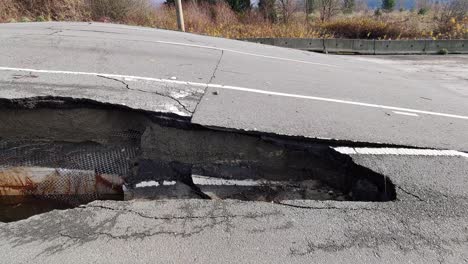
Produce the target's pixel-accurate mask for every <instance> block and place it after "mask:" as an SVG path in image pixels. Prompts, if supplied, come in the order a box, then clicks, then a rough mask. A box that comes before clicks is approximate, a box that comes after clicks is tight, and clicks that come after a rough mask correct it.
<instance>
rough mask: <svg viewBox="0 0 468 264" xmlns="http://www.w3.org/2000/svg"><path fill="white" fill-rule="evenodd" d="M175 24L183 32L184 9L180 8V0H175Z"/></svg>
mask: <svg viewBox="0 0 468 264" xmlns="http://www.w3.org/2000/svg"><path fill="white" fill-rule="evenodd" d="M175 2H176V13H177V26H178V27H179V30H180V31H182V32H185V25H184V11H183V10H182V0H176V1H175Z"/></svg>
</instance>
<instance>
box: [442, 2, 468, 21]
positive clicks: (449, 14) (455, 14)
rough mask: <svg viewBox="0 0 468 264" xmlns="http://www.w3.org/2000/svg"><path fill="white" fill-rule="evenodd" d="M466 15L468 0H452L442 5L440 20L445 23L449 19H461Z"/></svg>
mask: <svg viewBox="0 0 468 264" xmlns="http://www.w3.org/2000/svg"><path fill="white" fill-rule="evenodd" d="M466 16H468V0H453V1H450V2H448V3H446V4H445V5H444V6H443V7H442V12H441V17H440V19H441V22H443V23H447V22H448V21H450V19H456V20H457V21H461V20H462V19H463V18H464V17H466Z"/></svg>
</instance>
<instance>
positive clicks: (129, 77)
mask: <svg viewBox="0 0 468 264" xmlns="http://www.w3.org/2000/svg"><path fill="white" fill-rule="evenodd" d="M0 71H16V72H30V73H46V74H69V75H87V76H96V77H99V76H104V77H109V78H115V79H120V80H123V81H152V82H160V83H173V84H181V85H191V86H195V87H203V88H205V87H210V88H216V89H225V90H235V91H242V92H250V93H257V94H266V95H275V96H283V97H291V98H298V99H307V100H314V101H322V102H331V103H339V104H348V105H356V106H364V107H369V108H378V109H387V110H392V111H393V110H394V111H400V112H406V113H413V114H424V115H432V116H441V117H448V118H456V119H464V120H468V116H464V115H455V114H447V113H439V112H433V111H425V110H418V109H411V108H404V107H396V106H388V105H379V104H371V103H363V102H356V101H348V100H341V99H334V98H326V97H318V96H308V95H300V94H290V93H281V92H273V91H266V90H259V89H253V88H246V87H239V86H230V85H221V84H211V83H198V82H190V81H179V80H168V79H159V78H151V77H141V76H132V75H120V74H107V73H93V72H74V71H57V70H37V69H25V68H11V67H0Z"/></svg>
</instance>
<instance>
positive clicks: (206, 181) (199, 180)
mask: <svg viewBox="0 0 468 264" xmlns="http://www.w3.org/2000/svg"><path fill="white" fill-rule="evenodd" d="M192 179H193V183H194V184H196V185H224V186H264V185H266V184H268V185H285V184H287V182H279V181H265V180H250V179H247V180H229V179H221V178H214V177H208V176H201V175H192Z"/></svg>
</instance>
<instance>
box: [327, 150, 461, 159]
mask: <svg viewBox="0 0 468 264" xmlns="http://www.w3.org/2000/svg"><path fill="white" fill-rule="evenodd" d="M334 149H335V150H336V151H338V152H340V153H341V154H347V155H357V154H358V155H403V156H446V157H465V158H468V153H464V152H461V151H456V150H437V149H411V148H351V147H335V148H334Z"/></svg>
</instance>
